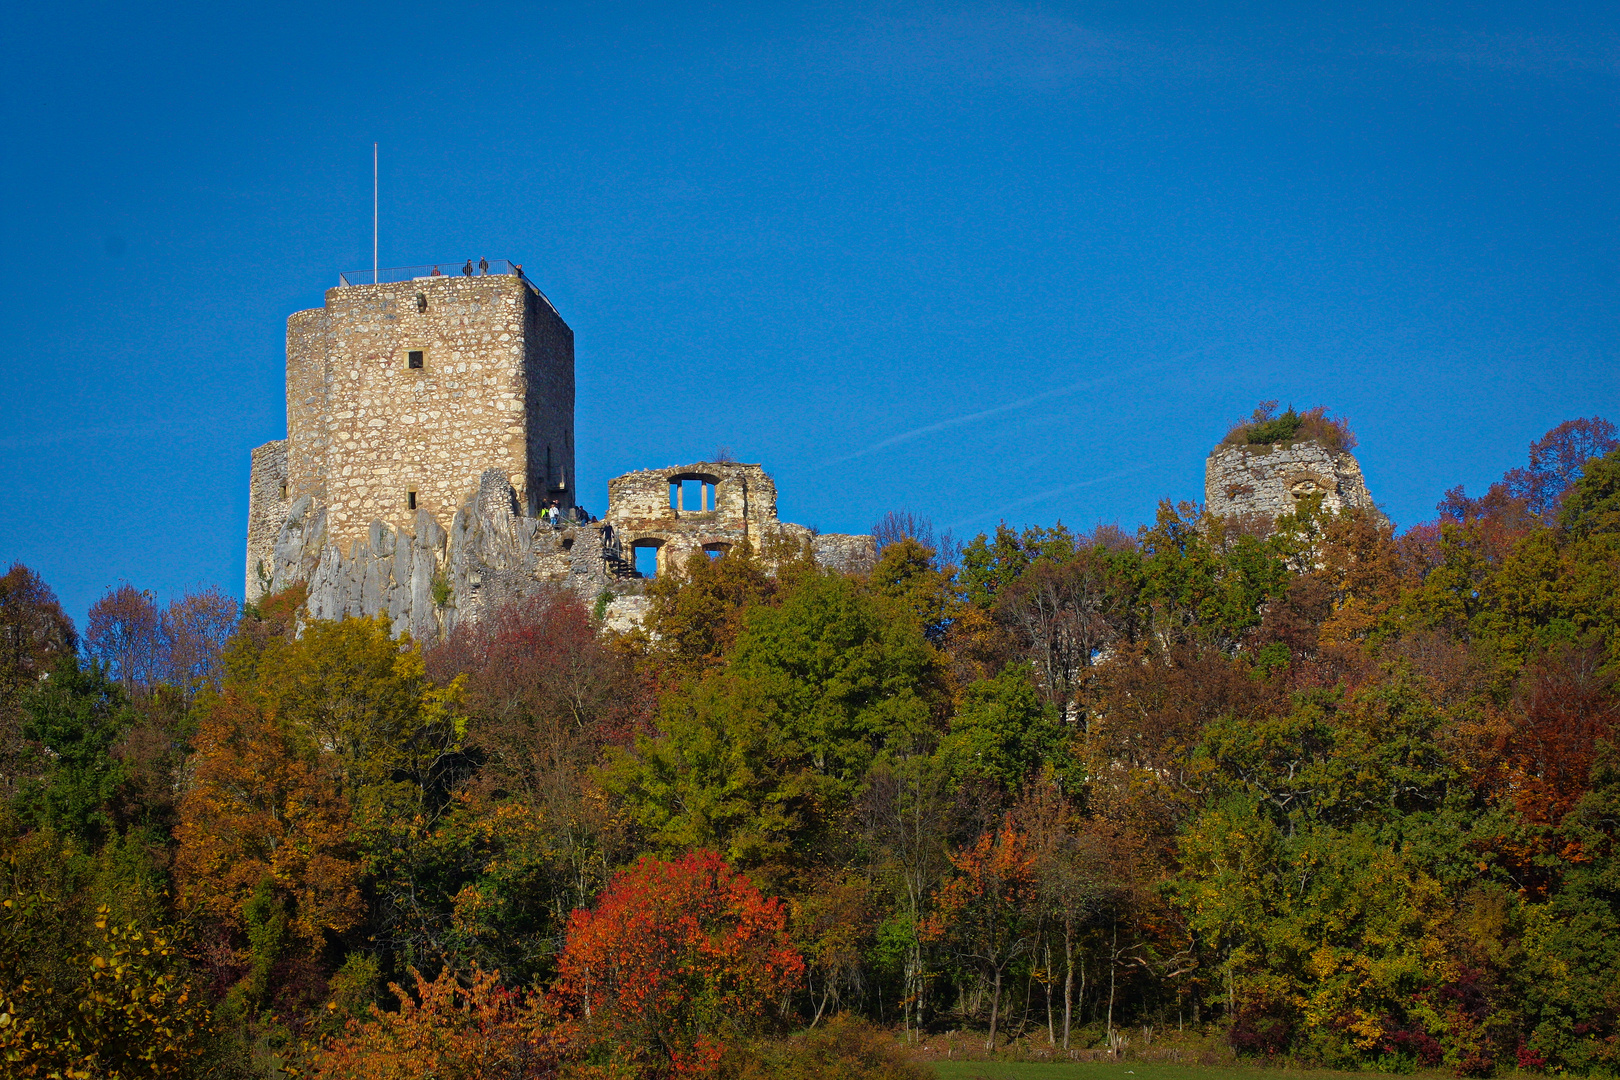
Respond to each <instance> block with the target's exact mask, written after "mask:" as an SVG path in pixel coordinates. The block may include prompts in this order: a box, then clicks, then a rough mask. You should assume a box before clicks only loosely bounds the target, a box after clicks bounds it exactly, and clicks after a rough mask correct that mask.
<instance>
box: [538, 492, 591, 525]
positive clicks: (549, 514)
mask: <svg viewBox="0 0 1620 1080" xmlns="http://www.w3.org/2000/svg"><path fill="white" fill-rule="evenodd" d="M565 517H566V518H568V519H569V520H570V521H589V520H590V517H591V516H590V515H589V514H587V513H586V512H585V511H584V509H582V508H581V507H578V506H571V507H569V508H568V509H567V510H564V509H563V508H562V507H560V506H558V505H557V500H556V499H552V500H551V502H549V503H546V504H544V505H542V506H541V507H540V520H541V521H543V522H545V523H546V524H547V525H550V526H551V527H552V528H553V529H560V528H562V527H563V518H565Z"/></svg>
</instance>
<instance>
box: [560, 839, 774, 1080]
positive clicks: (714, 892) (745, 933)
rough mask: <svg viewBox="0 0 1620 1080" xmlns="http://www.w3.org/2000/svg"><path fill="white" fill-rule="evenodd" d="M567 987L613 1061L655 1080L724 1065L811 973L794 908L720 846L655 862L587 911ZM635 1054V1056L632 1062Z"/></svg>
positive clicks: (576, 925)
mask: <svg viewBox="0 0 1620 1080" xmlns="http://www.w3.org/2000/svg"><path fill="white" fill-rule="evenodd" d="M557 968H558V975H559V978H558V983H557V991H558V994H559V997H560V999H561V1001H562V1002H563V1003H564V1005H565V1006H566V1007H567V1008H569V1009H570V1010H572V1011H573V1013H574V1014H575V1015H576V1016H577V1017H578V1018H579V1019H580V1020H582V1021H584V1022H585V1024H586V1026H587V1027H588V1028H589V1029H590V1030H591V1031H592V1032H593V1034H595V1036H596V1037H597V1039H598V1042H597V1045H598V1046H599V1047H601V1048H602V1049H603V1050H604V1052H605V1053H607V1054H608V1055H609V1056H611V1057H614V1058H617V1059H619V1060H621V1061H623V1062H624V1063H625V1064H628V1065H630V1066H631V1067H632V1068H635V1069H637V1070H638V1071H640V1070H645V1071H647V1072H649V1073H652V1074H654V1075H666V1074H675V1075H694V1074H701V1073H705V1072H708V1071H709V1070H710V1069H712V1068H713V1066H714V1065H715V1064H716V1063H717V1062H718V1060H719V1057H720V1053H721V1051H722V1049H723V1038H724V1036H726V1035H727V1034H729V1033H731V1032H734V1031H737V1030H739V1029H743V1028H746V1027H747V1026H748V1025H749V1024H750V1023H752V1022H757V1021H758V1020H759V1019H760V1018H761V1017H762V1016H763V1015H764V1013H765V1011H766V1010H767V1009H768V1008H769V1007H770V1006H771V1005H772V1004H773V1003H774V1002H776V1001H778V1000H779V999H781V998H782V997H783V996H784V995H785V994H786V993H787V991H789V990H791V989H792V988H793V987H794V986H795V985H797V983H798V981H799V979H800V977H801V976H802V975H803V973H804V960H803V959H802V958H801V957H800V956H799V953H798V950H796V949H795V948H794V947H793V945H792V943H791V941H789V939H788V933H787V911H786V908H785V907H784V905H783V904H782V902H781V901H780V900H778V899H776V898H774V897H766V896H764V895H762V894H761V893H760V891H759V890H758V889H757V888H755V886H754V884H753V882H751V881H749V880H748V879H747V878H745V877H743V876H742V875H741V874H739V873H737V872H736V871H734V870H733V869H732V868H731V867H730V866H728V865H726V863H725V862H724V861H723V860H722V859H721V858H720V856H719V855H717V854H716V853H714V852H712V851H692V852H688V853H687V854H686V855H683V856H681V857H680V858H679V859H676V860H675V861H674V862H664V861H662V860H660V859H653V858H643V859H642V860H641V861H640V862H638V863H637V864H636V865H635V866H634V867H632V868H631V869H629V870H626V871H624V872H623V873H621V874H619V875H618V876H617V877H615V878H614V879H613V881H612V882H611V883H610V884H609V885H608V887H607V890H606V891H605V892H603V894H602V897H601V899H600V900H599V901H598V902H597V905H596V907H595V908H593V909H592V910H590V911H576V912H575V913H574V916H573V918H572V919H571V920H570V922H569V926H568V942H567V945H566V946H565V947H564V949H563V953H562V956H561V957H560V958H559V959H558V963H557ZM626 1059H628V1060H626Z"/></svg>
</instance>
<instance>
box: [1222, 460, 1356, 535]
mask: <svg viewBox="0 0 1620 1080" xmlns="http://www.w3.org/2000/svg"><path fill="white" fill-rule="evenodd" d="M1316 494H1320V495H1321V496H1322V507H1323V509H1325V510H1329V511H1333V512H1338V511H1340V510H1345V509H1349V508H1364V509H1368V510H1372V511H1374V512H1377V510H1378V508H1377V506H1376V505H1375V504H1374V503H1373V498H1372V494H1371V493H1370V492H1368V490H1367V483H1366V481H1365V480H1364V479H1363V478H1362V475H1361V466H1360V465H1359V464H1357V462H1356V459H1355V458H1354V457H1353V456H1352V455H1351V454H1350V452H1349V451H1348V450H1329V449H1328V448H1327V447H1325V446H1323V445H1321V444H1320V443H1318V442H1315V441H1305V442H1296V443H1272V444H1259V445H1238V446H1230V445H1221V446H1217V447H1216V448H1215V449H1214V450H1213V451H1211V452H1210V455H1209V458H1208V460H1207V461H1206V462H1205V463H1204V501H1205V503H1206V505H1207V506H1208V508H1209V511H1210V513H1212V514H1215V515H1217V516H1222V517H1224V516H1228V515H1238V516H1263V517H1268V518H1272V519H1276V518H1278V517H1281V516H1282V515H1284V514H1292V513H1294V512H1295V510H1297V509H1298V507H1299V503H1300V501H1301V500H1302V499H1304V498H1305V497H1306V496H1308V495H1316Z"/></svg>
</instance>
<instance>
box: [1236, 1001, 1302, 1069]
mask: <svg viewBox="0 0 1620 1080" xmlns="http://www.w3.org/2000/svg"><path fill="white" fill-rule="evenodd" d="M1278 1011H1279V1010H1275V1009H1272V1008H1270V1007H1268V1006H1265V1005H1251V1006H1248V1007H1247V1008H1243V1009H1239V1010H1238V1013H1237V1015H1236V1016H1234V1017H1233V1018H1232V1026H1231V1027H1230V1028H1228V1029H1227V1031H1226V1041H1227V1042H1229V1043H1230V1044H1231V1045H1232V1049H1233V1050H1236V1051H1237V1052H1238V1053H1239V1054H1253V1055H1257V1056H1258V1055H1264V1056H1266V1057H1276V1056H1277V1055H1278V1054H1280V1053H1283V1052H1284V1051H1286V1050H1287V1049H1288V1044H1289V1042H1290V1041H1291V1039H1292V1037H1293V1025H1291V1024H1290V1023H1289V1022H1288V1021H1287V1020H1286V1019H1284V1018H1283V1017H1282V1016H1280V1015H1278V1014H1277V1013H1278Z"/></svg>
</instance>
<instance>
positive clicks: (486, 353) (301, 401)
mask: <svg viewBox="0 0 1620 1080" xmlns="http://www.w3.org/2000/svg"><path fill="white" fill-rule="evenodd" d="M424 269H425V268H424ZM340 282H341V283H340V284H339V285H338V286H337V287H335V288H332V289H328V290H327V292H326V302H325V305H324V306H323V307H320V308H315V309H313V310H309V311H300V312H297V313H295V314H293V315H292V316H291V317H290V318H289V319H288V320H287V438H286V439H283V440H278V441H276V442H271V443H266V444H265V445H264V446H261V447H258V448H257V449H255V450H254V451H253V452H252V455H251V473H250V479H249V489H248V490H249V497H248V537H247V579H246V592H245V596H246V598H247V600H248V601H249V602H252V601H254V600H257V599H258V598H260V597H261V596H264V595H266V594H267V593H270V592H274V591H278V590H280V589H283V588H286V587H287V586H289V585H291V584H293V583H295V582H300V581H301V582H304V583H306V584H307V586H308V588H309V599H308V601H307V606H308V609H309V613H310V615H311V616H313V617H315V618H341V617H343V616H348V615H361V616H371V615H376V614H379V613H381V614H386V615H387V616H388V617H389V618H390V620H392V622H393V624H394V629H395V632H396V633H403V632H409V633H411V634H412V635H414V636H416V637H419V638H428V639H432V638H436V637H438V636H440V635H442V634H444V633H446V632H448V631H449V630H450V629H451V628H452V627H453V626H454V624H455V623H456V622H457V621H458V620H460V619H476V618H477V617H478V616H479V614H480V613H481V612H482V611H483V610H485V609H487V608H489V607H492V606H494V605H498V604H500V603H504V602H506V601H508V600H511V599H516V598H519V597H522V596H526V595H530V594H532V593H534V592H536V591H538V590H539V589H541V588H545V587H550V586H560V587H563V588H566V589H569V590H572V591H573V592H575V593H577V594H578V595H580V596H581V597H582V598H586V599H594V598H596V597H599V596H602V594H603V593H604V592H606V593H609V594H611V595H612V597H613V605H612V606H614V607H616V608H617V609H618V614H619V620H618V621H619V623H620V624H623V623H624V622H625V621H626V620H627V619H628V618H629V617H633V616H634V615H635V614H637V613H638V612H639V611H640V610H641V608H642V607H643V606H644V601H643V600H641V593H642V591H643V588H644V585H645V578H644V577H643V576H642V575H641V574H639V573H638V572H637V570H636V558H635V556H636V552H637V550H638V549H646V548H652V549H654V550H655V552H656V554H655V556H654V558H655V560H656V567H657V573H660V574H662V573H669V572H671V571H673V570H675V569H676V568H677V567H679V566H684V565H686V563H687V561H688V560H690V559H692V558H700V557H714V556H717V555H719V554H721V553H723V552H725V551H728V550H731V549H732V548H734V547H740V546H741V545H744V544H747V545H748V546H749V547H750V549H752V550H754V551H756V552H759V551H766V550H781V551H785V550H792V551H794V552H804V551H808V552H809V553H810V554H812V555H813V556H814V557H815V558H816V560H817V562H818V563H820V564H821V565H824V566H828V567H829V568H834V569H838V570H841V571H847V572H862V571H864V570H866V569H869V568H870V566H871V565H872V563H873V562H874V561H875V558H876V548H875V545H874V543H873V540H872V538H871V537H870V536H818V535H815V534H814V533H813V532H812V530H810V529H807V528H805V527H804V526H800V525H793V524H789V523H786V522H782V521H780V520H778V519H777V516H776V485H775V484H774V483H773V482H772V480H771V478H770V476H769V475H767V474H766V473H765V471H764V470H763V469H762V468H761V467H760V466H758V465H744V464H737V463H734V462H698V463H695V464H690V465H682V466H673V467H670V468H666V469H649V470H643V471H640V472H634V473H630V474H628V475H625V476H621V477H618V478H616V479H614V480H612V481H610V483H609V485H608V507H607V512H606V513H605V514H604V515H603V518H602V519H601V520H600V521H595V520H589V519H588V516H587V515H586V514H585V513H584V512H583V511H582V510H579V509H577V508H576V502H575V472H574V336H573V331H571V330H570V329H569V328H568V325H567V324H566V323H565V322H564V321H563V319H562V317H561V316H560V315H559V314H558V313H557V311H556V309H555V308H553V307H552V305H551V303H550V301H548V300H547V299H546V297H545V296H544V295H543V294H542V293H541V292H540V290H539V289H538V288H536V287H535V286H534V285H533V284H532V283H530V282H529V281H528V279H527V278H525V277H524V276H523V275H522V273H521V272H518V271H516V270H515V268H514V270H513V272H509V273H493V274H478V275H474V276H470V277H467V276H462V277H457V276H443V275H438V274H420V275H417V274H408V276H405V277H404V278H403V279H402V280H396V281H389V282H381V283H376V284H350V283H349V280H348V277H347V276H345V277H344V278H340ZM688 492H690V494H691V501H690V502H689V501H688ZM552 503H555V504H556V505H557V507H558V508H559V509H560V511H561V512H562V513H561V520H560V521H559V522H558V523H557V525H556V526H553V525H552V524H550V523H548V522H547V521H546V520H545V519H544V518H543V517H542V516H541V511H542V510H543V509H544V508H545V507H547V506H549V505H551V504H552ZM784 544H786V545H789V546H788V547H784V546H783V545H784ZM612 621H613V620H612V619H610V622H612Z"/></svg>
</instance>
